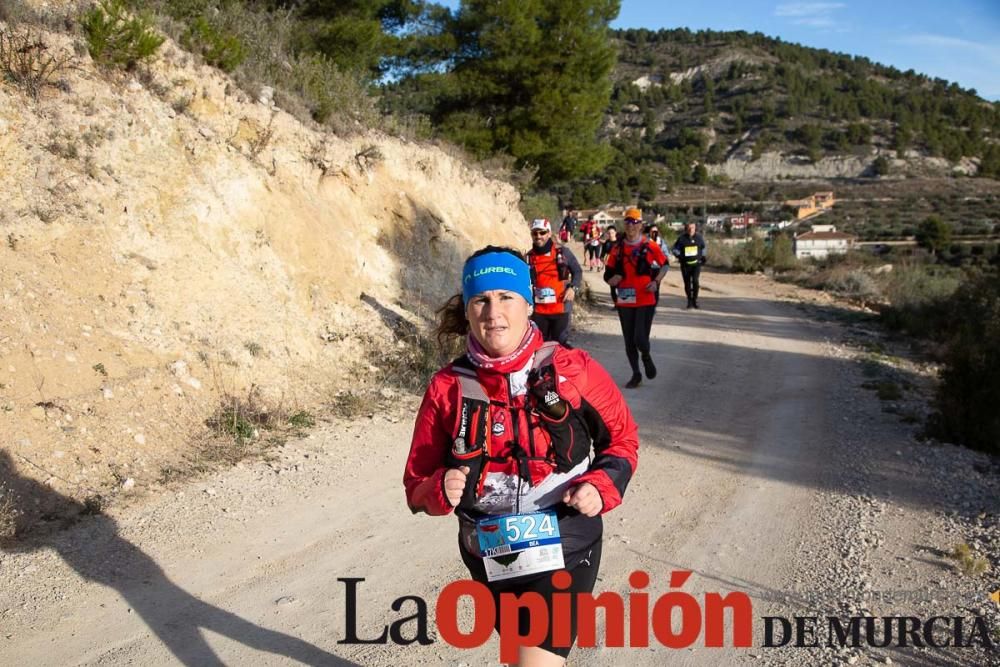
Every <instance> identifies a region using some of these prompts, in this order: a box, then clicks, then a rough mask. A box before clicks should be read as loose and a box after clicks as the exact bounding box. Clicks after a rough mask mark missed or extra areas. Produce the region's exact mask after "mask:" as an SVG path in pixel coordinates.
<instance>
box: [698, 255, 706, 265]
mask: <svg viewBox="0 0 1000 667" xmlns="http://www.w3.org/2000/svg"><path fill="white" fill-rule="evenodd" d="M707 261H708V259H706V258H705V256H704V255H702V256H701V257H699V258H698V263H699V264H704V263H705V262H707Z"/></svg>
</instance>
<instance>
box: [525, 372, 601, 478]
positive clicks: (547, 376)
mask: <svg viewBox="0 0 1000 667" xmlns="http://www.w3.org/2000/svg"><path fill="white" fill-rule="evenodd" d="M528 393H529V396H530V400H531V402H532V409H533V410H534V411H535V412H537V413H538V415H539V420H538V421H539V423H540V424H541V426H542V428H544V429H545V430H546V431H547V432H548V434H549V438H550V439H551V450H550V455H551V456H552V458H553V459H554V460H555V464H556V471H557V472H569V471H570V470H572V469H573V468H575V467H576V466H577V465H579V464H580V463H581V462H582V461H586V460H587V458H588V457H589V456H590V431H589V430H588V429H587V424H586V422H585V421H584V420H583V413H581V412H580V411H579V410H575V409H574V408H573V406H572V405H570V404H569V402H568V401H566V400H565V399H563V398H562V397H561V396H559V392H557V391H556V382H555V370H554V369H553V368H552V366H546V367H545V368H543V369H541V370H540V371H537V370H536V371H532V372H531V374H530V375H529V376H528Z"/></svg>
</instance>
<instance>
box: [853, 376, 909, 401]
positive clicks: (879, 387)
mask: <svg viewBox="0 0 1000 667" xmlns="http://www.w3.org/2000/svg"><path fill="white" fill-rule="evenodd" d="M861 386H862V387H864V388H865V389H871V390H873V391H874V392H875V394H876V395H877V396H878V397H879V400H881V401H898V400H899V399H901V398H903V389H902V387H900V386H899V385H898V384H896V383H895V382H894V381H892V380H872V381H869V382H865V383H864V384H862V385H861Z"/></svg>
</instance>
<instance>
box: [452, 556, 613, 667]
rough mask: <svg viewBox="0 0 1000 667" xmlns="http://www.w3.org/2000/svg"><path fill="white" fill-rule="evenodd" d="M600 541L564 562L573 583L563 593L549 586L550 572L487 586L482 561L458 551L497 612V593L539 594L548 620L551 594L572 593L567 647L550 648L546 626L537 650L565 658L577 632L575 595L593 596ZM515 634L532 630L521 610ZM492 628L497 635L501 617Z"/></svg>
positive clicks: (550, 611)
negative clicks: (482, 585) (545, 607)
mask: <svg viewBox="0 0 1000 667" xmlns="http://www.w3.org/2000/svg"><path fill="white" fill-rule="evenodd" d="M601 541H602V540H601V539H598V540H597V541H596V542H594V543H593V544H591V545H590V546H589V547H586V548H584V549H582V550H580V551H577V552H576V553H575V555H574V556H572V557H571V558H570V561H571V562H567V563H566V569H567V570H568V571H569V573H570V575H572V577H573V582H572V584H570V587H569V588H568V589H565V590H558V591H557V590H556V589H555V588H553V586H552V573H551V572H547V573H545V574H544V575H541V576H538V577H535V578H531V579H528V580H527V581H525V580H522V579H514V580H511V581H510V582H506V581H497V582H494V583H489V582H488V581H487V579H486V570H485V568H484V567H483V561H482V560H481V559H479V558H476V557H475V556H473V555H471V554H469V553H468V552H466V550H465V549H463V548H461V546H460V547H459V551H460V552H461V553H462V560H463V561H464V562H465V566H466V567H467V568H469V573H470V574H471V575H472V578H473V579H474V580H475V581H478V582H480V583H483V584H486V586H487V588H489V589H490V592H491V593H493V604H494V605H495V608H496V609H499V605H500V594H501V593H514V594H516V595H520V594H521V593H527V592H532V593H538V594H539V595H541V596H542V597H543V598H544V599H545V603H546V606H547V607H548V609H549V617H550V619H551V616H552V594H553V593H571V594H572V597H571V605H570V609H571V612H570V642H571V645H570V646H565V647H554V646H552V626H551V624H550V625H549V631H548V633H546V635H545V639H544V640H542V641H541V642H540V643H539V644H538V647H539V648H542V649H545V650H546V651H549V652H550V653H555V654H556V655H559V656H562V657H563V658H565V657H566V656H568V655H569V651H570V649H571V648H572V644H575V643H576V632H577V625H578V623H577V604H576V594H577V593H592V592H593V591H594V584H595V583H597V572H598V570H599V569H600V566H601ZM517 625H518V632H519V634H521V635H522V636H524V635H526V634H527V633H528V631H529V630H530V628H531V619H530V615H529V610H528V609H525V608H521V609H519V610H518V619H517ZM494 628H495V629H496V631H497V634H499V633H500V614H499V613H498V614H497V617H496V623H495V625H494Z"/></svg>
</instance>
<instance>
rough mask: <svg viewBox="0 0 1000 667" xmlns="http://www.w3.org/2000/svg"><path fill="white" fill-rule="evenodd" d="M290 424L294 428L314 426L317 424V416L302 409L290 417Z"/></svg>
mask: <svg viewBox="0 0 1000 667" xmlns="http://www.w3.org/2000/svg"><path fill="white" fill-rule="evenodd" d="M288 425H289V426H291V427H293V428H298V429H303V428H312V427H313V426H315V425H316V418H315V417H313V416H312V414H311V413H309V412H306V411H305V410H300V411H298V412H296V413H295V414H293V415H292V416H291V417H289V418H288Z"/></svg>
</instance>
